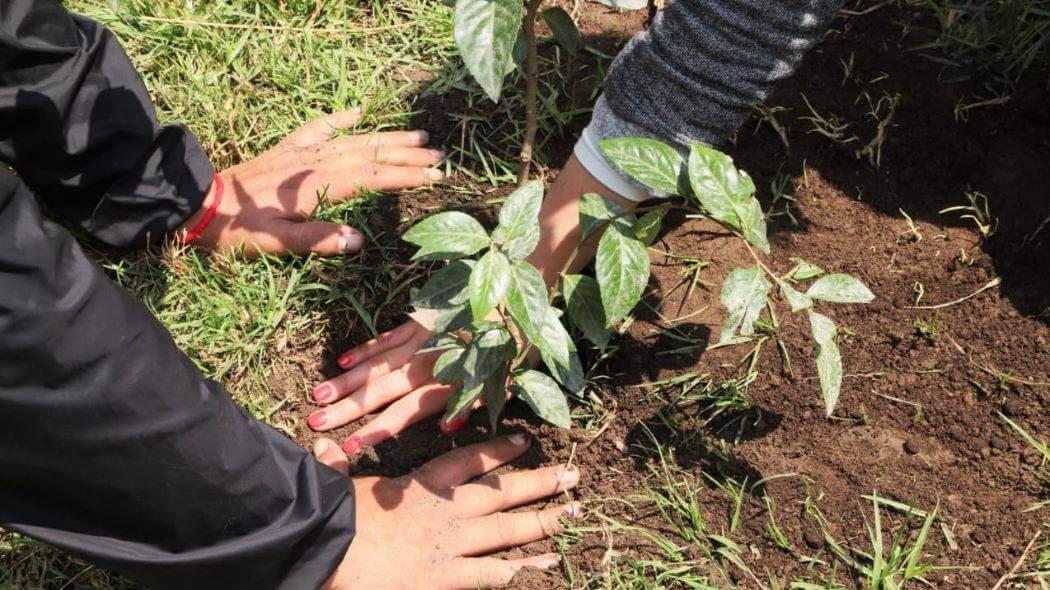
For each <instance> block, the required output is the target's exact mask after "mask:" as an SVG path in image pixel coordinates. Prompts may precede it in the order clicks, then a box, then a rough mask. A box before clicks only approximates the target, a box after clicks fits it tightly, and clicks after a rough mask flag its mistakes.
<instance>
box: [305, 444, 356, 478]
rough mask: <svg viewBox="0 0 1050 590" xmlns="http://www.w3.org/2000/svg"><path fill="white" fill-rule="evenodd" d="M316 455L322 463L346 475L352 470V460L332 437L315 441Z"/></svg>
mask: <svg viewBox="0 0 1050 590" xmlns="http://www.w3.org/2000/svg"><path fill="white" fill-rule="evenodd" d="M314 457H315V458H316V459H317V460H318V461H319V462H321V463H324V464H325V465H327V466H329V467H331V468H332V469H335V470H336V471H338V472H339V473H342V474H343V475H346V474H347V473H349V472H350V461H349V460H347V458H346V455H345V454H344V453H343V451H341V450H340V449H339V445H337V444H335V441H333V440H332V439H330V438H319V439H317V442H315V443H314Z"/></svg>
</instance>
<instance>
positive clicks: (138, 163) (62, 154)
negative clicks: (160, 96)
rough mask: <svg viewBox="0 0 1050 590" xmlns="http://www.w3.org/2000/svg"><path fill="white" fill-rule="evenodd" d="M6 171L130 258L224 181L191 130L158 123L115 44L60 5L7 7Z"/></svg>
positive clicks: (2, 79)
mask: <svg viewBox="0 0 1050 590" xmlns="http://www.w3.org/2000/svg"><path fill="white" fill-rule="evenodd" d="M0 160H2V161H3V162H6V163H7V164H8V165H10V166H11V167H12V168H14V169H15V170H16V171H17V172H18V175H19V176H20V177H21V178H22V179H23V180H24V181H25V183H26V184H27V185H29V187H30V188H31V189H32V190H33V192H34V193H35V194H36V195H37V196H38V197H39V198H40V199H42V200H43V201H44V202H45V203H46V205H47V208H48V210H49V212H50V213H51V214H53V215H55V216H57V217H59V218H61V219H63V220H64V221H66V222H67V223H70V224H74V225H76V226H78V227H79V228H81V229H83V230H84V231H85V232H87V233H89V234H91V235H92V236H94V237H95V238H97V239H99V240H102V241H103V242H106V243H108V244H112V245H114V246H121V247H138V246H142V245H143V244H145V243H146V241H147V240H149V239H153V240H159V239H161V238H162V237H163V235H164V234H165V233H168V232H170V231H172V230H174V229H176V228H178V227H179V226H180V225H182V223H183V222H184V221H185V220H186V219H187V218H189V216H190V215H192V214H193V213H194V212H195V211H196V210H197V209H198V208H199V207H200V205H201V202H202V200H203V198H204V194H205V193H206V192H207V189H208V187H209V186H210V185H211V176H212V172H213V170H212V167H211V164H210V163H209V162H208V158H207V157H206V156H205V154H204V151H203V150H202V149H201V146H200V144H199V143H197V140H196V139H195V138H194V137H193V136H192V135H191V134H190V133H189V132H188V131H187V130H186V129H185V128H183V127H182V126H179V125H167V126H161V125H159V124H158V123H157V120H156V115H155V113H154V109H153V104H152V103H151V102H150V99H149V94H148V92H147V91H146V87H145V85H144V84H143V82H142V80H141V79H140V78H139V76H138V74H137V73H136V72H135V70H134V68H133V67H132V66H131V63H130V62H129V61H128V58H127V56H126V55H125V54H124V52H123V51H122V50H121V48H120V45H119V44H118V43H117V42H116V40H115V39H114V37H113V35H112V34H111V33H110V32H109V31H107V30H106V29H105V28H104V27H102V26H101V25H100V24H98V23H96V22H94V21H91V20H88V19H86V18H82V17H79V16H74V15H71V14H69V13H68V12H66V10H65V9H64V8H62V6H61V5H60V4H59V3H58V2H57V1H56V0H0Z"/></svg>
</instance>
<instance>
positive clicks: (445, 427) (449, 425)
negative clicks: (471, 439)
mask: <svg viewBox="0 0 1050 590" xmlns="http://www.w3.org/2000/svg"><path fill="white" fill-rule="evenodd" d="M466 425H467V419H466V418H457V419H455V420H453V421H451V422H445V421H444V420H442V421H441V432H444V433H445V434H452V433H453V432H456V431H457V430H460V429H461V428H463V427H464V426H466Z"/></svg>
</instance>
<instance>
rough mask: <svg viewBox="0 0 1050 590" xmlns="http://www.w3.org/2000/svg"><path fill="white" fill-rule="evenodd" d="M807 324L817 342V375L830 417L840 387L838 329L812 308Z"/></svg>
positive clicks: (837, 399) (833, 323) (840, 361)
mask: <svg viewBox="0 0 1050 590" xmlns="http://www.w3.org/2000/svg"><path fill="white" fill-rule="evenodd" d="M809 326H810V329H811V330H812V332H813V340H815V341H816V343H817V375H818V376H819V377H820V391H821V393H822V394H823V395H824V409H825V411H826V412H827V415H828V416H829V417H830V416H831V414H832V412H834V411H835V404H837V403H838V401H839V392H840V390H841V388H842V355H841V354H839V346H838V343H837V342H836V341H835V335H836V334H837V332H838V330H837V329H836V328H835V322H833V321H831V319H830V318H828V317H827V316H824V315H821V314H819V313H817V312H815V311H813V310H810V311H809Z"/></svg>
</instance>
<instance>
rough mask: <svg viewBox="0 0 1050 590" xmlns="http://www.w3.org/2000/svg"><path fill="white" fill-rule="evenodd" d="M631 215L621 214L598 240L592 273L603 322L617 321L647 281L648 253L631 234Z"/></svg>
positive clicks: (607, 323) (631, 307) (629, 309)
mask: <svg viewBox="0 0 1050 590" xmlns="http://www.w3.org/2000/svg"><path fill="white" fill-rule="evenodd" d="M634 222H635V220H634V216H633V215H627V216H624V217H620V218H619V219H617V220H616V221H615V222H613V223H612V224H611V227H609V228H608V229H607V230H606V231H605V233H604V234H602V239H601V241H599V242H598V254H597V256H596V260H595V274H596V275H597V277H598V286H599V288H600V290H601V295H602V307H603V308H604V309H605V325H606V326H611V325H613V324H615V323H616V322H619V321H620V320H622V319H623V318H624V317H626V316H627V314H628V313H630V311H631V310H632V309H634V306H635V305H637V304H638V300H639V299H641V298H642V292H644V291H645V286H646V284H648V283H649V252H648V251H647V250H646V247H645V244H643V243H642V242H641V241H639V240H638V239H637V238H635V237H634V232H633V231H632V226H633V225H634Z"/></svg>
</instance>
